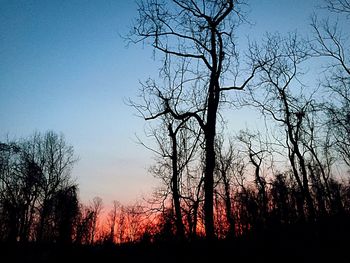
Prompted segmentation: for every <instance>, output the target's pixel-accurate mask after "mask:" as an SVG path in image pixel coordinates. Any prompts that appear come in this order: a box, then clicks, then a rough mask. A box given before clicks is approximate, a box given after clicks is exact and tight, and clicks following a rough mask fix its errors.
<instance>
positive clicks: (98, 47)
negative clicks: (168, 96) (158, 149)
mask: <svg viewBox="0 0 350 263" xmlns="http://www.w3.org/2000/svg"><path fill="white" fill-rule="evenodd" d="M247 2H248V3H249V6H248V7H247V10H249V12H248V19H249V21H251V22H252V24H253V25H251V26H247V25H246V26H243V27H241V28H240V29H239V31H238V32H239V35H238V36H239V37H240V38H242V39H246V37H247V36H249V37H250V38H252V37H253V38H256V39H259V38H260V37H261V36H263V34H264V33H265V32H266V31H269V32H277V31H278V32H282V33H285V32H288V31H294V30H297V31H298V32H301V33H304V32H306V30H307V28H308V24H309V22H310V20H309V18H310V15H311V13H312V12H313V11H314V10H316V9H315V8H314V7H315V6H316V5H318V4H319V1H317V0H294V1H293V0H290V1H288V0H254V1H247ZM136 14H137V5H136V3H135V2H134V1H132V0H115V1H112V0H70V1H68V0H50V1H42V0H36V1H34V0H0V141H1V140H4V138H5V137H6V136H9V137H10V138H21V137H27V136H29V135H31V134H32V133H33V132H34V131H39V132H45V131H47V130H53V131H55V132H58V133H60V132H62V133H63V134H64V135H65V138H66V141H67V142H68V143H69V144H71V145H72V146H73V147H74V149H75V153H76V155H77V156H78V157H79V162H78V163H77V164H76V165H75V167H74V170H73V172H72V176H73V177H74V178H76V181H77V183H78V184H79V189H80V197H81V199H82V201H83V202H88V201H89V200H91V199H92V198H93V197H95V196H99V197H101V198H102V199H103V200H104V203H106V204H108V203H111V202H112V200H118V201H120V202H123V203H130V202H133V201H134V200H136V199H137V198H141V197H142V196H147V195H148V194H149V193H150V192H151V191H152V189H153V188H154V187H155V186H156V185H157V181H156V180H155V179H154V178H153V177H152V175H150V174H149V173H148V167H149V166H150V165H152V153H151V152H149V151H148V150H147V149H145V148H144V147H142V146H141V145H139V144H138V143H137V142H136V141H137V140H136V136H135V134H137V135H138V136H141V137H142V136H143V130H144V128H145V124H146V123H145V121H144V120H142V119H141V118H139V117H137V116H136V112H135V110H133V109H132V108H131V107H130V106H128V105H127V103H125V101H126V100H127V99H128V98H136V96H137V90H138V88H139V87H140V84H139V82H140V81H142V80H146V79H147V78H148V77H157V76H158V67H159V64H158V62H159V61H157V59H154V57H153V53H152V49H151V48H150V47H147V46H143V45H141V44H140V45H127V42H126V41H125V40H124V39H123V37H121V36H125V35H126V34H127V32H128V30H129V29H130V26H131V24H132V19H133V18H135V17H136ZM243 42H244V41H243ZM156 58H157V57H156ZM227 114H228V119H230V120H234V124H231V126H232V128H233V129H237V130H238V129H241V128H244V127H245V126H246V125H247V123H246V120H247V119H248V118H247V115H249V114H252V113H250V112H243V114H242V112H234V111H232V112H229V113H227Z"/></svg>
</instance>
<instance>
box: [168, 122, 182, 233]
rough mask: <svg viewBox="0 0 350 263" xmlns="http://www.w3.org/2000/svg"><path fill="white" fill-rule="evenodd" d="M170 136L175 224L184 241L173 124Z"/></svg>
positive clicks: (170, 128) (170, 127)
mask: <svg viewBox="0 0 350 263" xmlns="http://www.w3.org/2000/svg"><path fill="white" fill-rule="evenodd" d="M169 136H170V137H171V141H172V156H171V161H172V170H173V171H172V173H173V174H172V192H173V202H174V208H175V224H176V234H177V236H178V238H180V239H183V238H184V237H185V231H184V225H183V222H182V213H181V204H180V194H179V187H178V181H179V171H178V153H177V139H176V133H174V131H173V129H172V126H171V124H170V125H169Z"/></svg>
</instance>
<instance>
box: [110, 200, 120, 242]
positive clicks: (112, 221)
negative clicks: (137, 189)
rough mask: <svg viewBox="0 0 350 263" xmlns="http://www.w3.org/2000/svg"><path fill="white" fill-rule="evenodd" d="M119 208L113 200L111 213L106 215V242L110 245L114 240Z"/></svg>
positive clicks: (117, 203) (118, 204)
mask: <svg viewBox="0 0 350 263" xmlns="http://www.w3.org/2000/svg"><path fill="white" fill-rule="evenodd" d="M120 207H121V204H120V203H119V202H118V201H116V200H114V201H113V207H112V209H111V211H110V212H109V213H108V228H109V236H108V240H109V241H110V242H111V243H114V239H115V232H116V231H115V227H116V224H117V219H118V212H119V209H120Z"/></svg>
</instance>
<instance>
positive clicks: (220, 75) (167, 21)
mask: <svg viewBox="0 0 350 263" xmlns="http://www.w3.org/2000/svg"><path fill="white" fill-rule="evenodd" d="M138 11H139V14H138V18H137V19H136V21H135V25H134V27H133V29H132V31H131V36H130V39H131V41H133V42H140V41H144V42H147V41H149V43H150V44H151V45H152V46H153V47H154V48H155V49H156V50H157V51H160V52H161V53H162V54H163V55H164V60H163V62H164V68H163V69H162V73H165V76H166V78H165V79H167V78H168V77H169V75H170V76H172V78H173V79H177V78H178V77H179V76H178V75H180V78H179V79H177V80H178V82H177V85H171V86H169V85H168V83H167V82H165V85H164V86H163V87H158V86H157V85H156V84H155V82H154V81H151V80H150V81H148V82H147V83H146V84H145V85H144V87H143V90H142V94H141V97H142V100H143V102H144V103H141V104H137V103H134V106H135V107H136V108H137V109H138V110H139V111H140V112H141V113H142V114H143V116H145V119H146V120H151V119H156V118H158V117H160V116H162V115H171V116H172V118H174V119H176V120H182V121H183V120H186V119H189V118H191V119H195V120H196V121H197V123H198V125H199V127H200V129H201V130H202V133H203V136H204V144H205V147H204V149H205V150H204V151H205V172H204V173H205V176H204V190H205V204H204V211H205V231H206V235H207V237H208V239H212V238H213V237H214V210H213V206H214V203H213V197H214V196H213V193H214V170H215V163H216V158H215V137H216V126H217V114H218V111H219V106H220V105H221V104H222V103H223V101H224V100H225V97H224V96H223V93H224V92H225V91H229V90H242V89H244V88H245V86H246V85H247V84H248V83H249V82H250V80H251V79H252V78H253V76H254V74H255V72H256V70H257V69H258V67H257V66H253V67H252V73H251V75H250V76H249V77H248V78H247V79H246V80H244V81H243V84H242V85H239V86H237V85H228V86H226V85H225V83H226V82H227V78H225V73H227V74H229V75H231V74H230V73H233V71H232V68H231V66H234V63H235V62H236V60H237V58H238V57H237V54H236V50H235V44H234V37H233V31H234V29H235V27H236V25H237V24H238V23H239V22H241V21H242V14H241V11H240V3H239V1H235V0H229V1H226V0H218V1H210V2H203V1H178V0H173V1H155V0H150V1H141V2H140V3H139V9H138ZM169 65H175V66H171V67H169ZM176 65H177V66H176ZM168 69H170V70H171V71H170V72H169V70H168ZM178 73H181V74H178ZM231 76H233V77H234V76H237V75H235V74H233V75H231ZM233 83H234V84H235V81H233ZM154 97H156V98H158V99H160V103H157V102H155V101H154ZM154 103H155V104H154Z"/></svg>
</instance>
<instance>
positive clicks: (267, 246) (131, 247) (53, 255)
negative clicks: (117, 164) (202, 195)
mask: <svg viewBox="0 0 350 263" xmlns="http://www.w3.org/2000/svg"><path fill="white" fill-rule="evenodd" d="M329 223H330V222H327V224H325V225H319V226H318V227H317V228H316V227H313V226H310V225H309V226H294V227H288V228H287V227H278V228H275V229H273V230H270V231H268V232H267V231H265V232H261V233H258V234H257V233H255V234H254V235H253V234H252V235H251V236H245V237H241V238H239V239H234V240H217V241H212V242H207V241H204V240H197V241H193V242H175V241H157V242H153V243H148V242H140V243H137V244H124V245H114V244H101V245H95V246H82V245H70V246H60V245H58V244H35V243H27V244H12V245H10V244H4V243H3V244H1V248H0V253H1V254H0V262H3V263H5V262H28V263H30V262H33V263H34V262H35V263H41V262H64V263H65V262H170V263H171V262H259V263H262V262H269V263H271V262H298V263H299V262H344V263H348V262H350V231H349V224H350V222H348V221H343V220H342V221H341V222H338V221H336V222H332V224H329ZM321 226H322V227H321Z"/></svg>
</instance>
